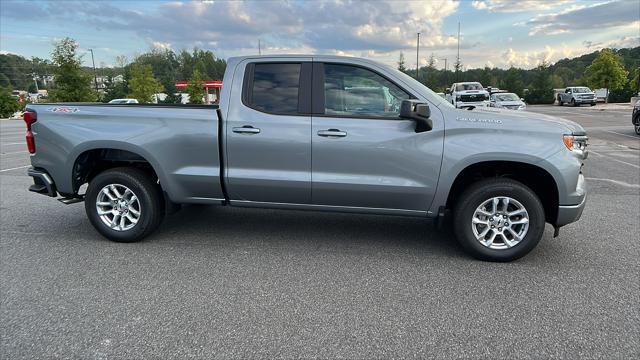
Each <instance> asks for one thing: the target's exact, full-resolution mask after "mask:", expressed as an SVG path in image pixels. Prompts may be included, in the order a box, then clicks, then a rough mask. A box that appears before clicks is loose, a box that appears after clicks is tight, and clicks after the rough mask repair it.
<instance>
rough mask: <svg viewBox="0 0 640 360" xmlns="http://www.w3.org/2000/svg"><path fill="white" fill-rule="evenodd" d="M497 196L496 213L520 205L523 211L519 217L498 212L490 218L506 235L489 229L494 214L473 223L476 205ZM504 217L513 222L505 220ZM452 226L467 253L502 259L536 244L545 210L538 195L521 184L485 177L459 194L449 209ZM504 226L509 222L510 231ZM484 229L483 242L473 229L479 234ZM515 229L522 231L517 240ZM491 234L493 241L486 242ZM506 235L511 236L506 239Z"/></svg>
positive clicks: (496, 259) (480, 257)
mask: <svg viewBox="0 0 640 360" xmlns="http://www.w3.org/2000/svg"><path fill="white" fill-rule="evenodd" d="M498 197H499V198H501V199H502V201H500V202H499V203H498V206H497V209H498V213H504V212H512V213H513V212H515V210H518V209H519V208H524V209H525V211H526V213H524V214H522V217H521V216H520V215H512V216H509V215H507V217H506V218H502V216H500V217H499V218H498V219H499V220H498V221H499V222H493V224H495V226H496V228H498V227H499V226H503V227H504V228H503V227H500V228H499V229H500V230H501V231H502V232H503V233H504V234H506V235H502V234H499V233H498V230H496V229H495V228H494V229H493V230H492V229H489V226H490V224H489V221H490V220H491V219H495V217H486V219H485V220H486V221H487V223H486V225H484V224H475V223H474V215H475V214H476V211H477V209H478V208H479V207H481V206H482V205H483V204H487V203H488V204H493V201H492V200H493V199H494V198H498ZM505 198H509V205H508V207H507V209H504V205H505V204H506V201H505ZM518 205H519V207H518ZM490 206H491V205H490ZM501 207H503V209H501ZM509 209H510V210H509ZM489 212H490V213H491V211H489ZM494 213H495V212H494ZM478 214H479V213H478ZM481 216H482V215H481ZM525 217H527V218H528V222H527V223H526V224H527V225H528V226H527V227H525V224H524V220H523V219H524V218H525ZM491 221H493V220H491ZM506 221H511V222H513V223H512V224H509V223H506ZM516 223H519V224H516ZM453 226H454V232H455V235H456V238H457V240H458V242H459V243H460V245H461V246H462V247H463V248H464V250H465V251H466V252H467V253H468V254H469V255H471V256H473V257H475V258H477V259H480V260H486V261H497V262H506V261H512V260H516V259H519V258H521V257H523V256H525V255H526V254H528V253H529V252H530V251H531V250H533V248H535V247H536V245H538V243H539V242H540V239H542V235H543V234H544V227H545V214H544V208H543V206H542V203H541V202H540V199H538V197H537V196H536V194H535V193H534V192H533V191H531V189H529V188H528V187H527V186H525V185H524V184H522V183H520V182H518V181H515V180H511V179H506V178H500V179H497V178H496V179H486V180H481V181H479V182H477V183H474V184H473V185H471V186H470V187H469V188H468V189H467V190H466V191H464V193H463V194H462V195H461V196H460V198H459V200H458V201H457V203H456V205H455V208H454V211H453ZM485 226H486V227H485ZM506 226H509V229H512V230H513V232H511V230H509V229H507V227H506ZM485 229H486V230H487V231H488V233H487V235H485V237H488V238H489V239H487V240H485V243H484V244H483V243H481V240H479V239H480V238H479V237H477V236H476V233H474V231H475V232H477V233H479V235H480V236H482V233H483V232H484V230H485ZM523 231H524V232H523ZM515 233H518V234H520V235H522V238H521V240H519V241H518V240H517V238H516V237H515V236H513V234H515ZM493 234H495V235H493ZM492 235H493V237H494V239H493V243H492V244H490V245H487V244H486V243H488V242H489V240H490V238H491V236H492ZM504 236H506V238H507V240H505V238H504ZM509 237H511V239H508V238H509ZM482 239H485V238H482Z"/></svg>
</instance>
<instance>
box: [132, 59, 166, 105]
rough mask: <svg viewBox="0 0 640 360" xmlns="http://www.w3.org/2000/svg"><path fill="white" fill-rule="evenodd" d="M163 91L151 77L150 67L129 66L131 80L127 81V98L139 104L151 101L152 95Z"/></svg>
mask: <svg viewBox="0 0 640 360" xmlns="http://www.w3.org/2000/svg"><path fill="white" fill-rule="evenodd" d="M163 90H164V87H163V86H162V84H161V83H160V81H158V79H156V78H155V77H154V76H153V70H152V68H151V65H140V64H133V65H131V80H129V97H131V98H134V99H137V100H138V101H139V102H141V103H149V102H152V101H153V95H154V94H156V93H159V92H161V91H163Z"/></svg>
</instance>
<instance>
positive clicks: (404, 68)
mask: <svg viewBox="0 0 640 360" xmlns="http://www.w3.org/2000/svg"><path fill="white" fill-rule="evenodd" d="M398 70H400V71H402V72H406V71H407V66H406V65H405V61H404V54H403V53H402V51H400V58H399V59H398Z"/></svg>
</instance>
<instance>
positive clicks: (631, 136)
mask: <svg viewBox="0 0 640 360" xmlns="http://www.w3.org/2000/svg"><path fill="white" fill-rule="evenodd" d="M604 131H606V132H608V133H612V134H618V135H622V136H626V137H630V138H632V139H634V140H640V137H638V136H633V135H628V134H623V133H619V132H617V131H611V130H604Z"/></svg>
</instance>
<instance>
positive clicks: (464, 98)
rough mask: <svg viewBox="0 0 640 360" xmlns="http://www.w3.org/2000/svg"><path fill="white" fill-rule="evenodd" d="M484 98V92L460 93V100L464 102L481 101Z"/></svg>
mask: <svg viewBox="0 0 640 360" xmlns="http://www.w3.org/2000/svg"><path fill="white" fill-rule="evenodd" d="M486 99H487V97H486V95H484V94H469V95H460V101H464V102H474V101H483V100H486Z"/></svg>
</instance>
